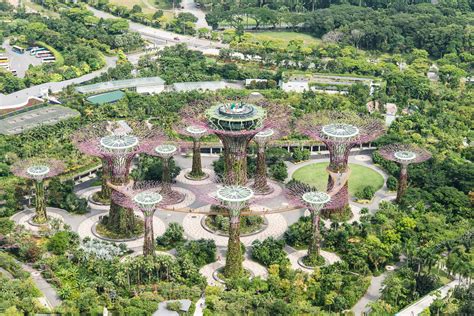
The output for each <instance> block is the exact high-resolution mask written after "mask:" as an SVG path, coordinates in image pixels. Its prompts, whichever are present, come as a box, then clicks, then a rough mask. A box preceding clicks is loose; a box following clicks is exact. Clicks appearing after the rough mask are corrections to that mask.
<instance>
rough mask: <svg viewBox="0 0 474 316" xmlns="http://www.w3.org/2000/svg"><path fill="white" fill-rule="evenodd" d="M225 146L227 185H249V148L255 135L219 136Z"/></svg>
mask: <svg viewBox="0 0 474 316" xmlns="http://www.w3.org/2000/svg"><path fill="white" fill-rule="evenodd" d="M218 136H219V137H220V139H221V140H222V144H223V145H224V163H225V177H224V183H225V184H226V185H245V184H246V183H247V146H248V143H249V142H250V140H251V139H252V137H253V135H252V136H250V135H242V136H233V137H229V136H225V135H218Z"/></svg>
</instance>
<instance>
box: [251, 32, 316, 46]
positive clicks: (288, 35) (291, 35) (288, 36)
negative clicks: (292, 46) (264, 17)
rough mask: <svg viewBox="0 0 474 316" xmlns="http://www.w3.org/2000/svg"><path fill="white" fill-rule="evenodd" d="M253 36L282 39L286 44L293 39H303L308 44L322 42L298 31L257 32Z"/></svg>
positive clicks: (265, 38)
mask: <svg viewBox="0 0 474 316" xmlns="http://www.w3.org/2000/svg"><path fill="white" fill-rule="evenodd" d="M251 34H252V37H253V38H254V39H255V40H258V41H268V40H273V41H281V42H283V43H284V44H288V42H289V41H291V40H302V41H303V43H304V44H305V45H307V46H309V45H314V44H317V43H319V42H320V40H319V39H317V38H316V37H313V36H311V35H308V34H303V33H297V32H271V31H268V32H255V33H251Z"/></svg>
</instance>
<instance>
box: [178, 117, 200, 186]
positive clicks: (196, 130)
mask: <svg viewBox="0 0 474 316" xmlns="http://www.w3.org/2000/svg"><path fill="white" fill-rule="evenodd" d="M180 133H181V134H183V135H186V136H189V137H191V138H192V139H193V163H192V167H191V171H190V172H189V174H187V175H186V176H187V177H188V178H190V179H195V180H199V179H203V178H205V177H206V174H205V173H204V172H203V171H202V163H201V138H202V137H204V136H205V135H207V129H205V128H203V127H200V126H195V125H190V126H187V127H184V128H182V129H181V130H180Z"/></svg>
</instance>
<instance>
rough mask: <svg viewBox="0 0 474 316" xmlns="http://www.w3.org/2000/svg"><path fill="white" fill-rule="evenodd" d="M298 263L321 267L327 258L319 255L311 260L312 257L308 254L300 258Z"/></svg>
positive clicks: (304, 265) (305, 265)
mask: <svg viewBox="0 0 474 316" xmlns="http://www.w3.org/2000/svg"><path fill="white" fill-rule="evenodd" d="M298 263H299V264H300V265H301V266H303V267H305V268H307V267H310V268H314V267H320V266H323V265H325V264H326V259H324V257H323V256H321V255H318V256H317V257H316V258H312V260H310V258H309V257H308V256H307V255H306V256H304V257H302V258H300V259H299V260H298ZM301 263H302V264H301Z"/></svg>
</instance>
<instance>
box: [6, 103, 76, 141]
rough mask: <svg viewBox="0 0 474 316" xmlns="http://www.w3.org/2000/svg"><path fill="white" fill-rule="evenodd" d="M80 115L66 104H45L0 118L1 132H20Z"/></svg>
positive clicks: (7, 133) (10, 133) (8, 133)
mask: <svg viewBox="0 0 474 316" xmlns="http://www.w3.org/2000/svg"><path fill="white" fill-rule="evenodd" d="M79 115H80V114H79V112H78V111H76V110H73V109H70V108H67V107H64V106H60V105H51V106H45V107H41V108H38V109H34V110H30V111H26V112H22V113H19V114H16V115H12V116H8V117H6V118H4V119H2V120H0V134H6V135H13V134H19V133H22V132H24V131H27V130H30V129H32V128H35V127H38V126H40V125H54V124H56V123H58V122H60V121H62V120H66V119H69V118H71V117H76V116H79Z"/></svg>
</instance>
